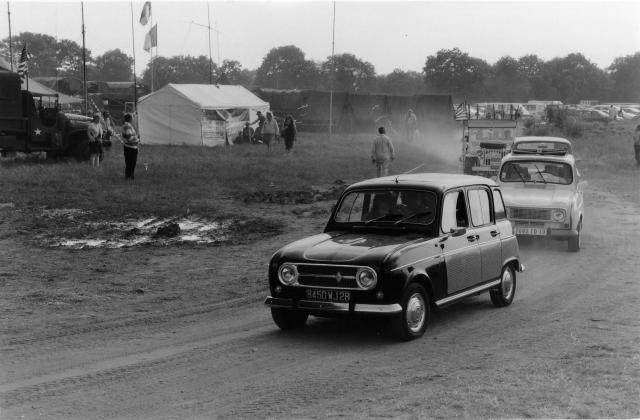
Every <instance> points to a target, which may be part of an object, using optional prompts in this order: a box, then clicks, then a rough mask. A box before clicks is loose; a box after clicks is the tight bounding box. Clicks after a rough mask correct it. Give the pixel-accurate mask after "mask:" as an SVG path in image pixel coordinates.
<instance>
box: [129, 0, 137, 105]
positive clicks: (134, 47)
mask: <svg viewBox="0 0 640 420" xmlns="http://www.w3.org/2000/svg"><path fill="white" fill-rule="evenodd" d="M129 4H130V6H131V43H132V45H133V49H132V51H133V113H134V114H137V113H138V86H137V83H136V35H135V31H134V26H133V0H131V1H130V3H129Z"/></svg>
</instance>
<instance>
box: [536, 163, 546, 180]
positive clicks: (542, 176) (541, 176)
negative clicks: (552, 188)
mask: <svg viewBox="0 0 640 420" xmlns="http://www.w3.org/2000/svg"><path fill="white" fill-rule="evenodd" d="M533 167H534V168H536V171H538V175H540V178H542V182H544V183H545V184H546V183H547V181H546V180H545V179H544V175H542V172H540V168H538V165H536V164H535V163H534V164H533Z"/></svg>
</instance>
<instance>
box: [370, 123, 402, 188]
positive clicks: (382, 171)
mask: <svg viewBox="0 0 640 420" xmlns="http://www.w3.org/2000/svg"><path fill="white" fill-rule="evenodd" d="M386 132H387V130H385V128H384V127H380V128H378V135H377V136H376V138H375V139H374V140H373V144H372V145H371V163H375V164H376V169H377V174H378V178H380V177H381V176H387V175H389V162H390V161H392V160H393V159H395V157H396V152H395V150H394V148H393V143H391V139H389V137H387V135H386V134H385V133H386Z"/></svg>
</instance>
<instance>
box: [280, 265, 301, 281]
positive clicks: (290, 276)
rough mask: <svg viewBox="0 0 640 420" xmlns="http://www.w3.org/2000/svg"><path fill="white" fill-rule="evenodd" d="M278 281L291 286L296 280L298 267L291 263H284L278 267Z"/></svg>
mask: <svg viewBox="0 0 640 420" xmlns="http://www.w3.org/2000/svg"><path fill="white" fill-rule="evenodd" d="M278 278H279V279H280V283H282V284H284V285H285V286H291V285H292V284H295V283H297V282H298V269H297V268H296V266H295V265H293V264H288V263H284V264H282V265H281V266H280V268H279V269H278Z"/></svg>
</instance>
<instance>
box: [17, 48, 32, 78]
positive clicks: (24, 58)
mask: <svg viewBox="0 0 640 420" xmlns="http://www.w3.org/2000/svg"><path fill="white" fill-rule="evenodd" d="M28 61H29V52H27V44H24V46H23V47H22V53H21V54H20V63H19V64H18V74H19V75H20V79H22V80H23V81H24V80H25V79H26V78H27V75H28V74H29V66H28V65H27V62H28Z"/></svg>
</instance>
